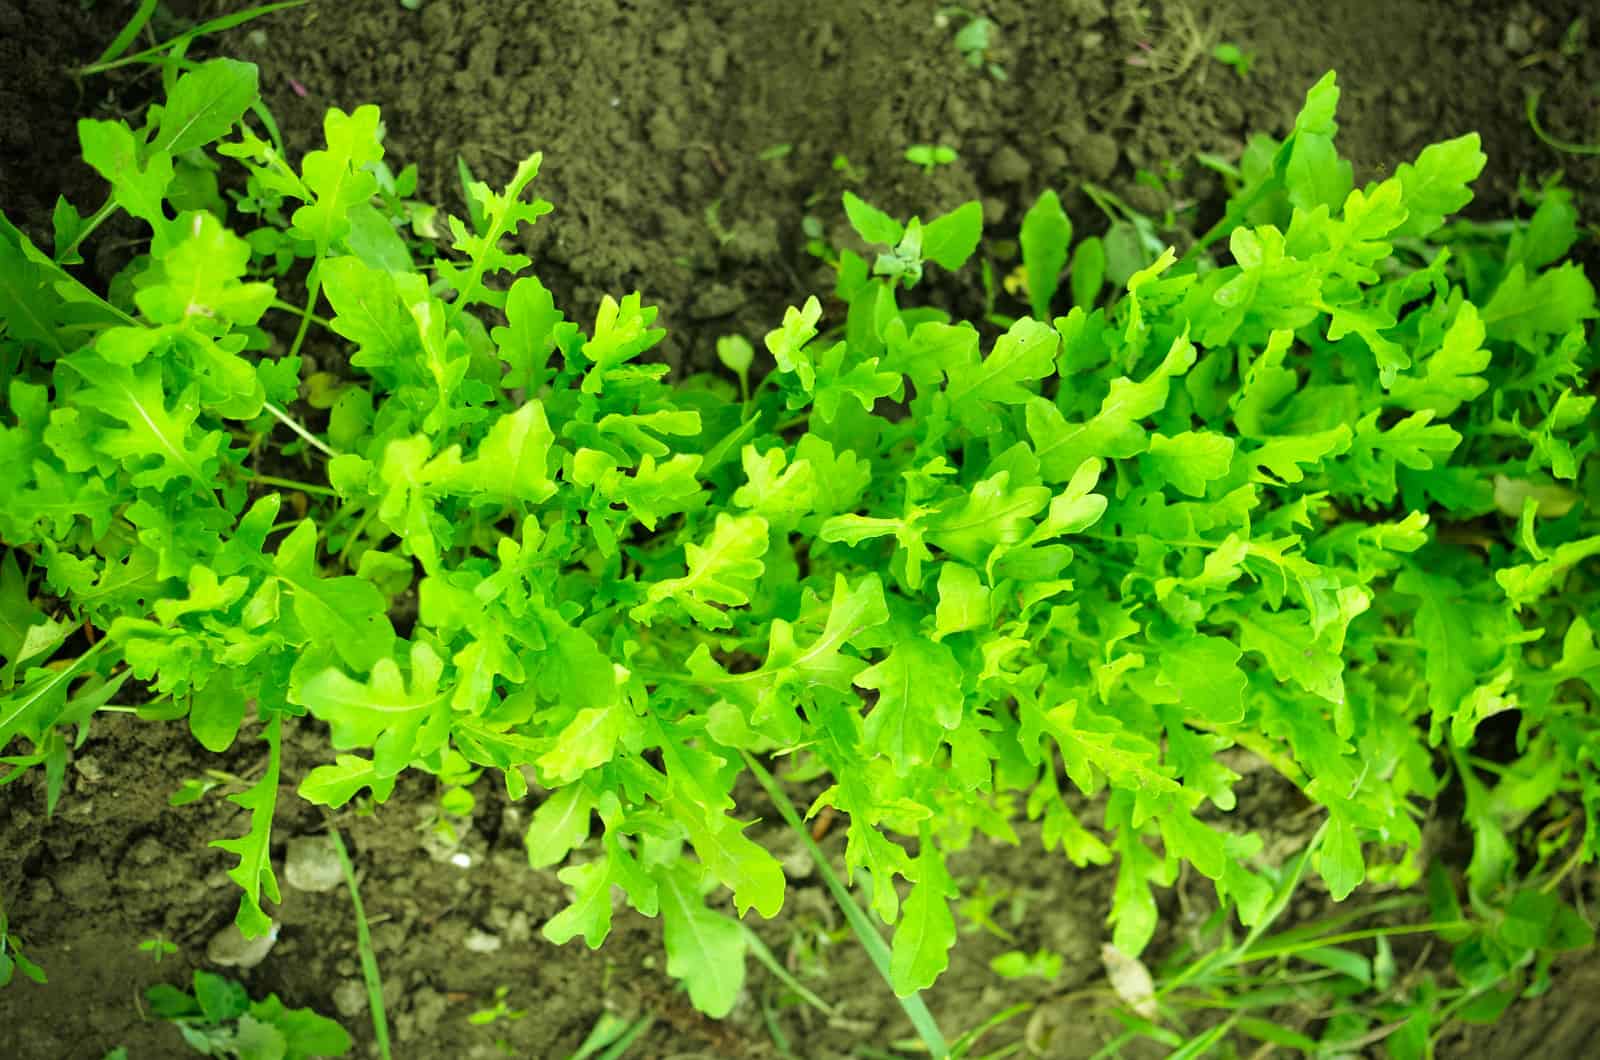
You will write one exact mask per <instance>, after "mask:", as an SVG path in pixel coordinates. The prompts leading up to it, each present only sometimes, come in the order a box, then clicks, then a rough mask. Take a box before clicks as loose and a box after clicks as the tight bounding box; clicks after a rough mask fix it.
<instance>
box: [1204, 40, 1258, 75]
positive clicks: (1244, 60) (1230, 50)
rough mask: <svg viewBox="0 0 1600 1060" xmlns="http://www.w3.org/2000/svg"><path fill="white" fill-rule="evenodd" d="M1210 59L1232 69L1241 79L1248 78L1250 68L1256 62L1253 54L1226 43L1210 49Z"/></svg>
mask: <svg viewBox="0 0 1600 1060" xmlns="http://www.w3.org/2000/svg"><path fill="white" fill-rule="evenodd" d="M1211 57H1212V58H1213V59H1215V60H1216V61H1217V62H1219V63H1222V64H1223V65H1224V66H1231V67H1233V72H1234V73H1236V74H1238V75H1239V76H1240V77H1241V78H1244V77H1249V76H1250V68H1251V67H1252V66H1254V65H1255V61H1256V53H1255V52H1247V51H1245V50H1244V49H1243V48H1240V47H1239V46H1238V45H1237V44H1229V43H1228V42H1226V41H1224V42H1222V43H1221V44H1218V45H1217V46H1216V47H1215V48H1212V49H1211Z"/></svg>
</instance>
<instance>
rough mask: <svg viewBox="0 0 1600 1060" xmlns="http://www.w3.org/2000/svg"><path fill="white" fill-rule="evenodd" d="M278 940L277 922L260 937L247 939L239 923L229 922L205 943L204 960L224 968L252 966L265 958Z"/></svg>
mask: <svg viewBox="0 0 1600 1060" xmlns="http://www.w3.org/2000/svg"><path fill="white" fill-rule="evenodd" d="M277 941H278V924H277V922H276V921H273V924H272V928H271V929H270V930H269V931H268V932H267V933H266V934H265V935H262V936H261V937H260V938H254V939H247V938H245V937H244V932H242V931H240V930H239V925H237V924H233V923H230V924H228V926H227V927H225V928H223V929H222V930H221V931H219V932H217V933H216V934H215V935H212V936H211V941H210V942H207V943H206V960H208V961H210V962H211V963H212V964H220V965H222V966H223V967H224V968H254V967H255V966H256V965H258V964H260V963H261V962H262V961H264V960H266V959H267V954H268V953H270V952H272V947H273V946H274V945H275V944H276V943H277Z"/></svg>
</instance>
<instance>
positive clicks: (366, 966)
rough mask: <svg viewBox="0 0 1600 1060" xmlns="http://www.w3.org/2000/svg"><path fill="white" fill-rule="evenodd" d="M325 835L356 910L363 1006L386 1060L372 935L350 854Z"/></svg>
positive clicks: (335, 836)
mask: <svg viewBox="0 0 1600 1060" xmlns="http://www.w3.org/2000/svg"><path fill="white" fill-rule="evenodd" d="M328 836H329V837H330V838H331V839H332V840H333V849H334V850H335V851H336V852H337V853H338V855H339V867H340V868H341V869H343V870H344V882H345V885H346V886H348V887H349V888H350V904H351V905H352V906H354V907H355V911H356V948H357V949H358V950H360V951H361V978H362V980H363V981H364V982H365V983H366V984H367V1007H368V1008H370V1009H371V1010H372V1036H373V1037H374V1038H376V1039H377V1041H378V1055H380V1056H382V1057H383V1060H389V1019H388V1017H387V1016H385V1015H384V1011H383V978H382V977H381V976H380V975H379V974H378V955H377V954H376V953H375V952H373V949H372V932H371V931H370V930H368V928H367V914H366V910H364V909H363V908H362V907H361V892H360V891H359V890H357V889H356V870H355V866H353V865H351V864H350V852H349V851H348V850H346V849H345V846H344V837H343V836H341V835H340V834H339V830H338V829H337V828H330V829H328Z"/></svg>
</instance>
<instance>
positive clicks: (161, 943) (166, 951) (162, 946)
mask: <svg viewBox="0 0 1600 1060" xmlns="http://www.w3.org/2000/svg"><path fill="white" fill-rule="evenodd" d="M139 952H140V953H148V954H149V955H150V959H151V960H153V961H155V962H156V963H157V964H160V963H161V960H162V958H164V957H170V956H172V955H173V954H174V953H177V952H178V944H177V943H176V942H172V941H169V940H168V939H165V938H162V937H161V936H160V935H156V936H155V937H154V938H148V939H145V940H144V941H143V942H141V943H139Z"/></svg>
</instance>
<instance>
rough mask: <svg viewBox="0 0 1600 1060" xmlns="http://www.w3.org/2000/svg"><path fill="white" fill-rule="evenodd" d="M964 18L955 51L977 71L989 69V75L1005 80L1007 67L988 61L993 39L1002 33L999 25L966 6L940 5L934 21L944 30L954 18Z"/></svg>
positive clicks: (956, 40) (957, 36) (998, 79)
mask: <svg viewBox="0 0 1600 1060" xmlns="http://www.w3.org/2000/svg"><path fill="white" fill-rule="evenodd" d="M955 19H961V20H965V24H964V25H962V27H961V28H960V29H958V30H957V31H956V36H955V46H956V51H958V52H960V53H961V59H962V61H963V62H965V63H966V64H967V66H969V67H971V68H972V69H974V70H982V71H987V72H988V74H989V76H990V77H992V78H994V79H995V80H996V81H1004V80H1005V79H1006V71H1005V67H1003V66H1001V65H1000V64H999V63H996V62H991V61H990V60H989V49H990V48H992V47H993V46H994V39H995V37H996V36H998V34H999V27H997V26H996V25H995V24H994V22H993V21H992V20H990V19H987V18H984V17H982V16H981V15H977V14H974V13H973V12H971V11H969V10H967V9H966V8H964V7H945V8H940V9H939V13H938V14H937V15H935V16H934V24H935V25H937V26H939V27H940V28H941V29H943V28H945V27H947V26H949V25H951V24H952V20H955Z"/></svg>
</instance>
